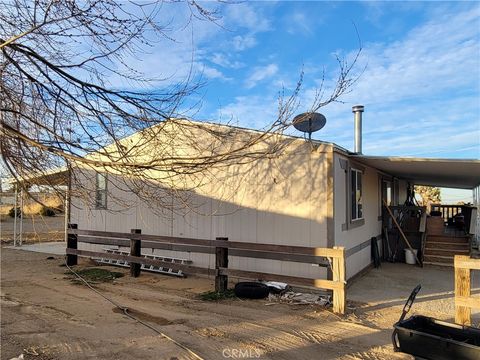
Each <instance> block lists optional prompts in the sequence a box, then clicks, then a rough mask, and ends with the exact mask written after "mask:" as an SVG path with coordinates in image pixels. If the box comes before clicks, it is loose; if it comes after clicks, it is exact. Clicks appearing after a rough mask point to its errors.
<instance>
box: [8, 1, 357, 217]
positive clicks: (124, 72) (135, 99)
mask: <svg viewBox="0 0 480 360" xmlns="http://www.w3.org/2000/svg"><path fill="white" fill-rule="evenodd" d="M172 2H174V3H178V4H177V5H178V6H180V5H183V6H186V7H187V9H189V13H188V16H187V18H186V19H185V21H186V22H187V23H188V21H191V20H192V19H198V20H201V21H212V22H216V21H217V20H218V18H219V17H218V16H219V15H218V13H217V12H216V11H215V10H211V9H209V8H206V7H204V6H203V5H200V4H198V3H197V2H196V1H195V0H184V1H176V0H175V1H172ZM163 3H164V2H163V1H154V2H149V3H143V2H139V3H138V2H133V1H132V2H129V3H126V2H117V1H115V0H82V1H75V0H63V1H57V0H5V1H0V8H1V9H2V11H1V12H0V52H1V57H0V92H1V98H0V114H1V115H0V116H1V117H0V122H1V139H0V149H1V153H2V160H3V162H4V166H5V169H6V170H7V171H8V172H9V173H10V174H11V175H12V176H13V177H16V178H18V179H20V180H21V179H24V180H25V179H28V178H30V177H31V175H32V174H35V175H36V176H37V177H38V176H39V175H42V174H46V173H47V172H48V171H51V170H52V169H53V168H55V167H59V166H66V165H68V166H75V167H78V168H79V169H84V170H89V169H93V170H98V169H99V168H100V169H103V170H104V171H107V172H110V173H114V174H116V175H119V176H118V178H119V179H122V178H124V179H125V178H128V181H120V182H117V184H116V186H118V187H119V188H122V190H125V191H130V192H134V193H135V194H137V195H138V196H139V197H140V198H144V199H148V201H149V203H150V204H152V206H154V205H155V206H158V207H160V208H162V207H167V206H170V202H169V201H167V200H165V199H167V197H165V191H167V192H170V193H175V194H177V195H178V194H179V193H180V192H181V191H182V190H185V189H191V188H192V187H195V186H196V185H198V184H200V183H202V182H204V181H205V179H206V178H208V174H212V169H214V168H222V167H227V166H229V165H230V164H239V163H248V162H254V161H256V160H258V159H260V158H265V157H269V156H276V154H278V153H279V152H280V151H281V149H282V148H283V147H284V146H285V141H280V140H278V139H280V137H279V134H282V133H283V131H284V130H285V129H286V128H287V127H288V126H290V124H291V119H292V118H293V115H294V112H295V111H296V109H297V106H298V95H299V91H300V88H301V85H302V81H303V78H302V76H300V80H299V81H298V84H297V87H296V88H295V90H294V91H293V92H292V93H291V94H289V95H285V94H284V93H281V94H280V96H279V106H278V116H277V118H276V119H274V120H273V121H272V122H271V123H270V124H269V125H268V126H267V127H266V128H264V129H262V131H257V132H245V131H239V130H238V129H236V128H233V127H212V126H205V125H204V124H202V123H199V122H195V121H190V120H186V119H184V117H185V114H184V113H182V111H181V110H180V109H181V108H182V105H183V104H184V103H185V101H186V100H187V99H189V97H190V96H191V95H192V94H194V93H195V92H196V91H197V90H198V88H199V87H200V86H201V85H202V82H201V79H199V78H198V77H197V76H196V75H195V74H194V73H193V71H191V72H190V74H189V75H188V76H187V77H186V78H185V79H183V81H179V82H177V83H175V84H174V85H165V86H163V87H161V88H159V86H155V87H152V86H148V85H149V84H150V82H151V81H152V80H155V81H156V84H157V85H158V79H149V78H146V77H145V76H144V74H142V73H140V72H138V71H137V69H135V64H132V63H131V62H130V61H129V60H128V59H131V56H132V55H135V54H136V53H137V52H138V51H141V50H142V49H144V48H148V47H149V45H151V41H152V40H151V39H152V35H151V33H152V32H153V33H154V34H155V36H156V38H157V39H159V40H158V41H174V38H175V33H172V30H171V29H170V28H169V26H168V24H167V25H165V26H162V25H161V24H159V23H158V19H159V18H161V15H160V14H159V10H160V9H161V6H162V4H163ZM230 6H235V5H234V4H233V5H230ZM147 34H149V35H148V36H147ZM360 51H361V47H360V49H359V51H358V53H357V54H356V56H355V57H354V59H353V61H351V62H347V60H345V59H340V58H339V59H338V64H339V76H338V79H337V82H336V84H335V86H334V87H333V89H331V92H330V93H329V94H325V90H326V89H324V88H323V83H322V86H321V87H320V88H319V89H318V92H317V95H316V97H315V100H314V101H313V103H312V104H311V107H310V111H312V112H313V111H317V110H318V109H320V108H321V107H323V106H325V105H328V104H329V103H331V102H335V101H338V100H339V98H340V97H341V96H342V95H344V94H345V93H347V92H348V91H350V89H351V87H352V85H353V83H354V82H355V80H356V77H355V76H353V75H352V72H353V67H354V65H355V63H356V62H357V59H358V55H359V53H360ZM112 76H115V77H117V78H120V79H124V80H126V82H135V84H136V85H137V86H136V87H135V88H134V89H128V88H118V87H114V86H112V85H111V84H109V82H108V79H109V78H110V77H112ZM146 88H147V89H149V90H143V89H146ZM153 88H154V89H155V90H151V89H153ZM136 133H137V134H140V136H138V135H137V136H135V135H134V134H136ZM200 139H201V140H200ZM179 144H183V145H182V146H184V147H185V148H188V149H189V151H188V152H184V153H182V152H178V151H174V150H173V149H175V148H177V147H178V146H179ZM153 145H154V146H153ZM146 149H148V150H146ZM152 149H154V150H152ZM145 152H148V154H146V153H145ZM77 180H78V185H79V186H78V188H81V181H80V180H79V179H77V178H76V177H74V178H73V179H72V181H74V182H77ZM153 183H154V184H155V186H146V185H145V184H153ZM158 183H160V184H161V185H162V187H161V191H160V190H159V187H158V186H157V185H158ZM30 185H31V184H30ZM51 185H52V186H55V185H56V184H51ZM85 194H91V189H85ZM86 196H87V195H86Z"/></svg>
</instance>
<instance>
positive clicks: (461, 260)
mask: <svg viewBox="0 0 480 360" xmlns="http://www.w3.org/2000/svg"><path fill="white" fill-rule="evenodd" d="M454 262H455V267H459V268H464V269H470V270H480V259H472V258H470V256H464V255H458V256H455V259H454Z"/></svg>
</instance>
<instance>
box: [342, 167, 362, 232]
mask: <svg viewBox="0 0 480 360" xmlns="http://www.w3.org/2000/svg"><path fill="white" fill-rule="evenodd" d="M339 161H340V167H341V168H342V169H343V170H344V171H345V223H343V224H342V227H341V229H342V231H348V230H351V229H355V228H357V227H360V226H362V225H364V224H365V215H364V214H365V206H362V214H363V217H362V218H361V219H355V220H353V219H352V184H351V183H352V175H351V172H352V169H354V170H357V171H360V172H361V173H362V197H364V195H365V192H364V185H363V183H364V182H365V167H364V166H362V165H361V164H360V163H357V162H356V161H352V160H351V159H348V160H347V159H339ZM362 205H364V204H362Z"/></svg>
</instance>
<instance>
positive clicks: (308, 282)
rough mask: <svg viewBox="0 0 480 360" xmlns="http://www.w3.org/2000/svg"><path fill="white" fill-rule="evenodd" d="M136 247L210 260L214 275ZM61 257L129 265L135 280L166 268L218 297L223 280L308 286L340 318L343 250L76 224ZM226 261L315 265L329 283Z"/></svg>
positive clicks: (224, 285) (342, 310)
mask: <svg viewBox="0 0 480 360" xmlns="http://www.w3.org/2000/svg"><path fill="white" fill-rule="evenodd" d="M78 242H83V243H90V244H103V245H116V246H122V247H130V255H123V254H113V253H107V252H96V251H87V250H79V249H78ZM142 247H145V248H151V249H164V250H173V251H188V252H193V253H210V254H215V269H211V268H205V267H198V266H192V265H188V264H176V263H175V264H174V263H171V262H166V261H161V260H157V259H150V258H145V257H141V248H142ZM66 253H67V264H68V265H69V266H71V265H76V264H77V261H78V259H77V257H78V256H83V257H93V258H103V259H112V260H121V261H127V262H128V263H129V264H130V274H131V276H134V277H137V276H139V275H140V272H141V268H140V265H141V264H145V265H153V266H168V267H169V268H171V269H172V270H174V271H179V270H180V271H183V272H184V273H187V274H188V273H191V274H200V275H210V276H215V290H216V291H219V292H223V291H225V290H226V289H227V282H228V276H231V277H235V278H244V279H265V280H267V279H268V280H274V281H283V282H286V283H289V284H292V285H300V286H311V287H315V288H321V289H327V290H332V291H333V311H334V312H336V313H340V314H344V313H345V307H346V284H347V282H346V267H345V249H344V248H343V247H334V248H312V247H304V246H290V245H275V244H259V243H249V242H239V241H229V240H228V238H223V237H222V238H216V239H215V240H208V239H193V238H180V237H170V236H158V235H145V234H142V233H141V230H140V229H132V230H131V233H119V232H106V231H95V230H81V229H78V228H77V225H76V224H69V230H68V239H67V249H66ZM229 255H230V256H239V257H249V258H260V259H273V260H284V261H292V262H299V263H308V264H317V265H318V266H322V267H327V268H330V269H331V271H332V280H326V279H311V278H303V277H296V276H286V275H280V274H271V273H262V272H253V271H245V270H238V269H231V268H229V267H228V256H229Z"/></svg>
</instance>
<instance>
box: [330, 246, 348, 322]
mask: <svg viewBox="0 0 480 360" xmlns="http://www.w3.org/2000/svg"><path fill="white" fill-rule="evenodd" d="M333 248H334V249H335V250H337V252H338V255H337V256H335V257H334V258H333V261H332V265H333V269H332V273H333V274H332V275H333V281H334V282H336V289H335V290H333V311H334V312H335V313H339V314H345V310H346V304H347V294H346V291H345V289H346V284H347V279H346V265H345V248H344V247H342V246H334V247H333Z"/></svg>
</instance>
